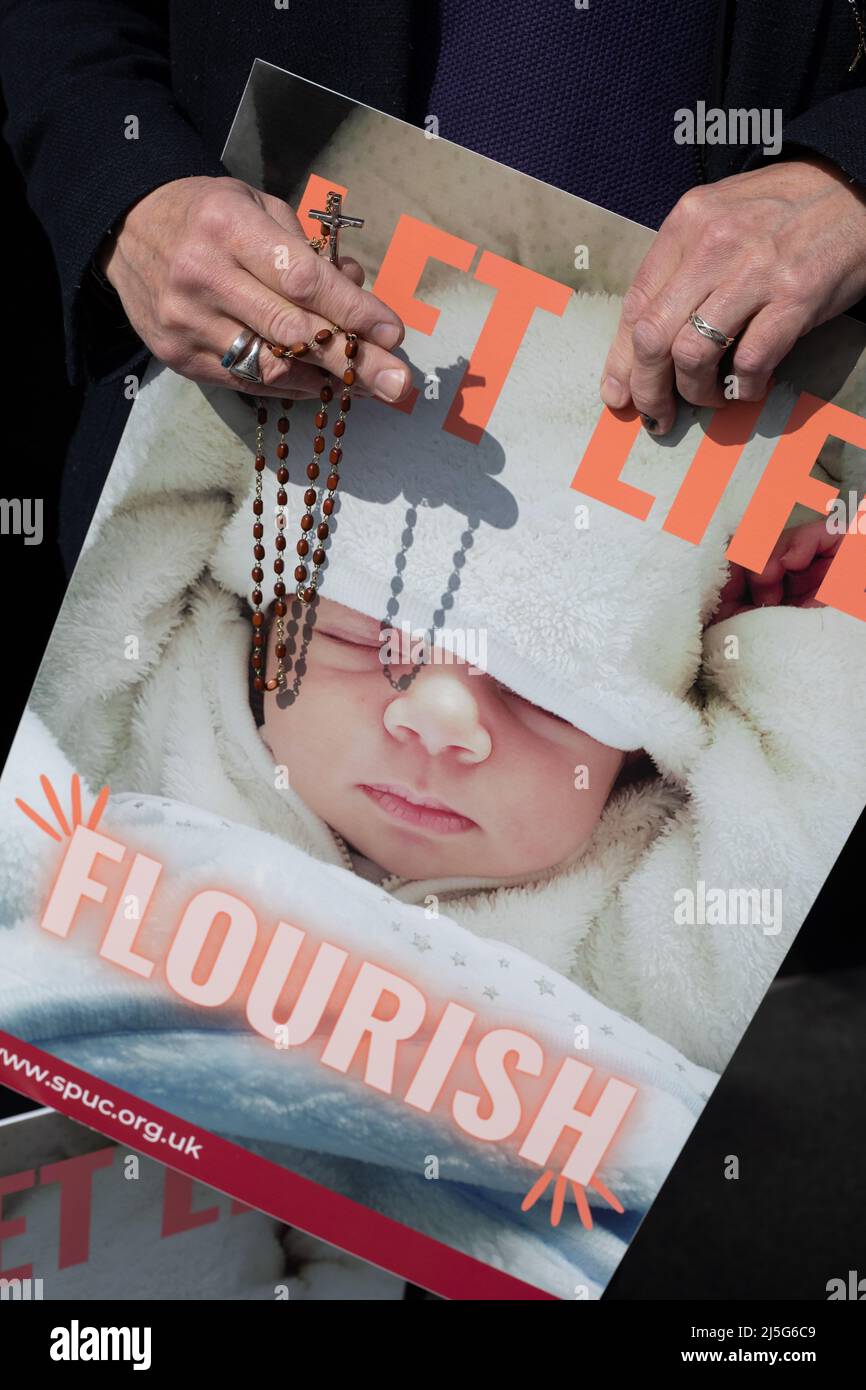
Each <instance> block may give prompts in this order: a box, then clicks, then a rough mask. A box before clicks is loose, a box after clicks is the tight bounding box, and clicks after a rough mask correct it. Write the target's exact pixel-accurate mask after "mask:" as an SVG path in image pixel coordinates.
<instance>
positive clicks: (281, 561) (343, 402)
mask: <svg viewBox="0 0 866 1390" xmlns="http://www.w3.org/2000/svg"><path fill="white" fill-rule="evenodd" d="M341 205H342V197H341V195H340V194H339V193H334V192H331V193H329V194H328V196H327V200H326V207H325V209H324V211H312V210H311V212H310V214H309V215H310V216H311V217H316V218H318V219H319V223H320V226H321V236H318V237H313V238H311V240H310V245H311V246H312V247H313V249H314V251H316V252H319V251H321V250H323V249H324V248H325V247H327V248H328V254H329V259H330V260H331V262H332V263H333V264H334V265H338V264H339V261H338V259H337V238H338V236H339V233H340V230H341V229H342V228H343V227H362V226H363V225H364V223H363V219H361V218H357V217H345V216H343V215H342V212H341ZM335 333H342V334H343V335H344V338H345V354H346V365H345V368H344V370H343V376H342V385H341V386H340V404H339V413H338V414H337V418H336V420H335V421H334V424H333V443H332V445H331V448H330V451H329V453H328V463H327V467H328V472H327V476H326V477H325V479H324V483H323V484H322V483H320V481H319V479H320V474H321V471H322V466H323V459H322V455H323V454H324V452H325V447H326V444H325V434H324V431H325V429H326V427H327V424H328V407H329V406H330V403H331V401H332V400H333V397H334V388H333V387H332V386H331V385H330V383H329V382H326V383H325V385H323V386H322V389H321V390H320V392H319V409H318V411H317V413H316V418H315V426H316V433H315V435H314V437H313V454H312V458H311V459H310V462H309V463H308V464H307V481H308V484H309V485H308V487H307V489H306V491H305V492H304V507H305V511H304V514H303V516H302V517H301V524H300V536H299V537H298V540H297V543H296V545H295V551H296V553H297V557H298V563H297V564H296V565H295V569H294V585H295V594H296V596H297V598H299V599H300V601H301V602H302V603H308V604H309V603H312V602H313V600H314V599H315V597H316V591H317V589H318V585H319V575H320V571H321V567H322V565H323V564H324V561H325V555H326V551H325V543H326V542H327V540H328V536H329V535H330V524H329V521H328V518H329V517H330V516H331V513H332V512H333V510H334V496H335V494H336V491H337V488H338V487H339V484H340V472H339V469H340V464H341V462H342V459H343V445H342V441H343V435H344V434H345V432H346V416H347V415H348V413H349V410H350V409H351V406H352V386H353V384H354V381H355V368H354V365H353V359H354V357H355V356H356V355H357V352H358V335H357V333H353V332H352V331H351V330H349V329H343V328H340V326H339V324H336V323H334V324H332V325H331V327H330V328H320V329H319V330H318V332H317V333H315V334H314V335H313V337H312V338H311V339H310V341H309V342H306V343H305V342H300V343H292V344H291V346H289V347H284V346H283V345H282V344H280V343H265V344H264V346H265V347H267V348H268V349H269V350H270V351H271V352H272V353H273V354H274V356H275V357H279V358H288V359H292V358H295V359H297V358H299V357H304V356H306V354H307V353H308V352H313V351H315V350H316V349H317V348H322V347H324V346H325V344H326V343H329V342H330V341H331V339H332V338H333V336H334V334H335ZM292 405H293V401H291V400H289V399H286V400H281V401H280V406H281V407H282V414H281V415H280V417H279V419H278V420H277V433H278V435H279V443H278V444H277V483H278V484H279V488H278V491H277V505H276V513H275V520H276V534H275V536H274V547H275V549H276V552H277V554H276V557H275V559H274V574H275V576H276V578H275V581H274V616H275V618H276V643H275V648H274V652H275V656H276V658H277V668H276V672H275V674H274V675H273V676H271V677H270V678H268V679H266V677H265V665H266V657H265V654H266V648H267V638H266V631H265V614H264V613H263V611H262V603H263V602H264V594H263V591H262V587H261V586H262V584H263V583H264V578H265V571H264V568H263V561H264V559H265V546H264V534H265V528H264V523H263V521H262V514H263V511H264V502H263V501H262V474H263V472H264V470H265V466H266V464H267V459H266V458H265V452H264V450H265V442H264V441H265V425H266V424H267V422H268V409H267V406H266V404H265V402H264V400H263V399H262V398H259V401H258V411H257V415H256V457H255V469H256V489H255V498H254V501H253V517H254V520H253V541H254V544H253V556H254V558H255V564H254V566H253V569H252V578H253V583H254V585H255V588H254V589H253V591H252V595H251V599H252V606H253V615H252V627H253V649H252V666H253V687H254V689H256V690H269V691H273V690H278V689H279V688H280V686H281V685H282V684H283V683H284V681H285V678H286V672H285V668H284V666H283V662H284V661H285V657H286V640H285V618H286V613H287V612H288V603H287V595H288V590H287V587H286V581H285V578H284V573H285V568H286V562H285V555H284V552H285V549H286V535H285V531H286V524H287V520H286V513H285V510H284V509H285V506H286V503H287V502H288V500H289V499H288V493H287V492H286V483H287V482H288V481H289V470H288V466H287V462H286V461H287V459H288V456H289V445H288V442H287V439H286V436H287V434H288V432H289V423H290V422H289V417H288V412H289V411H290V410H291V408H292ZM317 515H318V518H319V519H318V521H317V520H316V517H317ZM314 528H315V538H314V537H313V535H312V532H313V529H314Z"/></svg>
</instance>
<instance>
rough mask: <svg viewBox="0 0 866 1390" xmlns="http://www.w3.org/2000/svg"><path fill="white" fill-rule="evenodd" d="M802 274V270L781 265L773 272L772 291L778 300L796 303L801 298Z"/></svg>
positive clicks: (777, 265) (784, 264)
mask: <svg viewBox="0 0 866 1390" xmlns="http://www.w3.org/2000/svg"><path fill="white" fill-rule="evenodd" d="M803 286H804V273H803V271H802V269H800V268H798V267H796V266H793V265H789V264H787V263H783V264H781V265H779V264H778V263H777V264H776V266H775V269H774V271H773V289H774V291H775V294H776V297H777V298H778V299H784V300H787V301H788V302H790V303H797V302H798V301H799V300H800V299H802V297H803Z"/></svg>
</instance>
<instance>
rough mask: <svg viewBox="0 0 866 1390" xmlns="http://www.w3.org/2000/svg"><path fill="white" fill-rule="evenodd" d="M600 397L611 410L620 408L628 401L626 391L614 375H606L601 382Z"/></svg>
mask: <svg viewBox="0 0 866 1390" xmlns="http://www.w3.org/2000/svg"><path fill="white" fill-rule="evenodd" d="M601 399H602V400H603V401H604V403H605V405H609V406H610V408H611V410H622V408H623V406H624V405H625V404H626V403H627V401H628V391H627V390H626V388H625V387H624V386H623V384H622V382H621V381H617V379H616V377H615V376H606V377H605V379H604V381H603V382H602V383H601Z"/></svg>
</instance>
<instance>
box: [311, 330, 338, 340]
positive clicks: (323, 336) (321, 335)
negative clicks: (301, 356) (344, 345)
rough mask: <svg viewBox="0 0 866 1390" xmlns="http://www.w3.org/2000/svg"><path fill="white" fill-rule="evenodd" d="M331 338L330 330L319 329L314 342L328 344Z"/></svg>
mask: <svg viewBox="0 0 866 1390" xmlns="http://www.w3.org/2000/svg"><path fill="white" fill-rule="evenodd" d="M333 336H334V335H333V333H332V332H331V330H330V328H320V329H319V331H318V333H317V334H316V337H315V340H316V342H317V343H329V342H330V341H331V339H332V338H333Z"/></svg>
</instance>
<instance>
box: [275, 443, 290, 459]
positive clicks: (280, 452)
mask: <svg viewBox="0 0 866 1390" xmlns="http://www.w3.org/2000/svg"><path fill="white" fill-rule="evenodd" d="M288 457H289V446H288V444H278V445H277V458H278V459H287V458H288Z"/></svg>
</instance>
